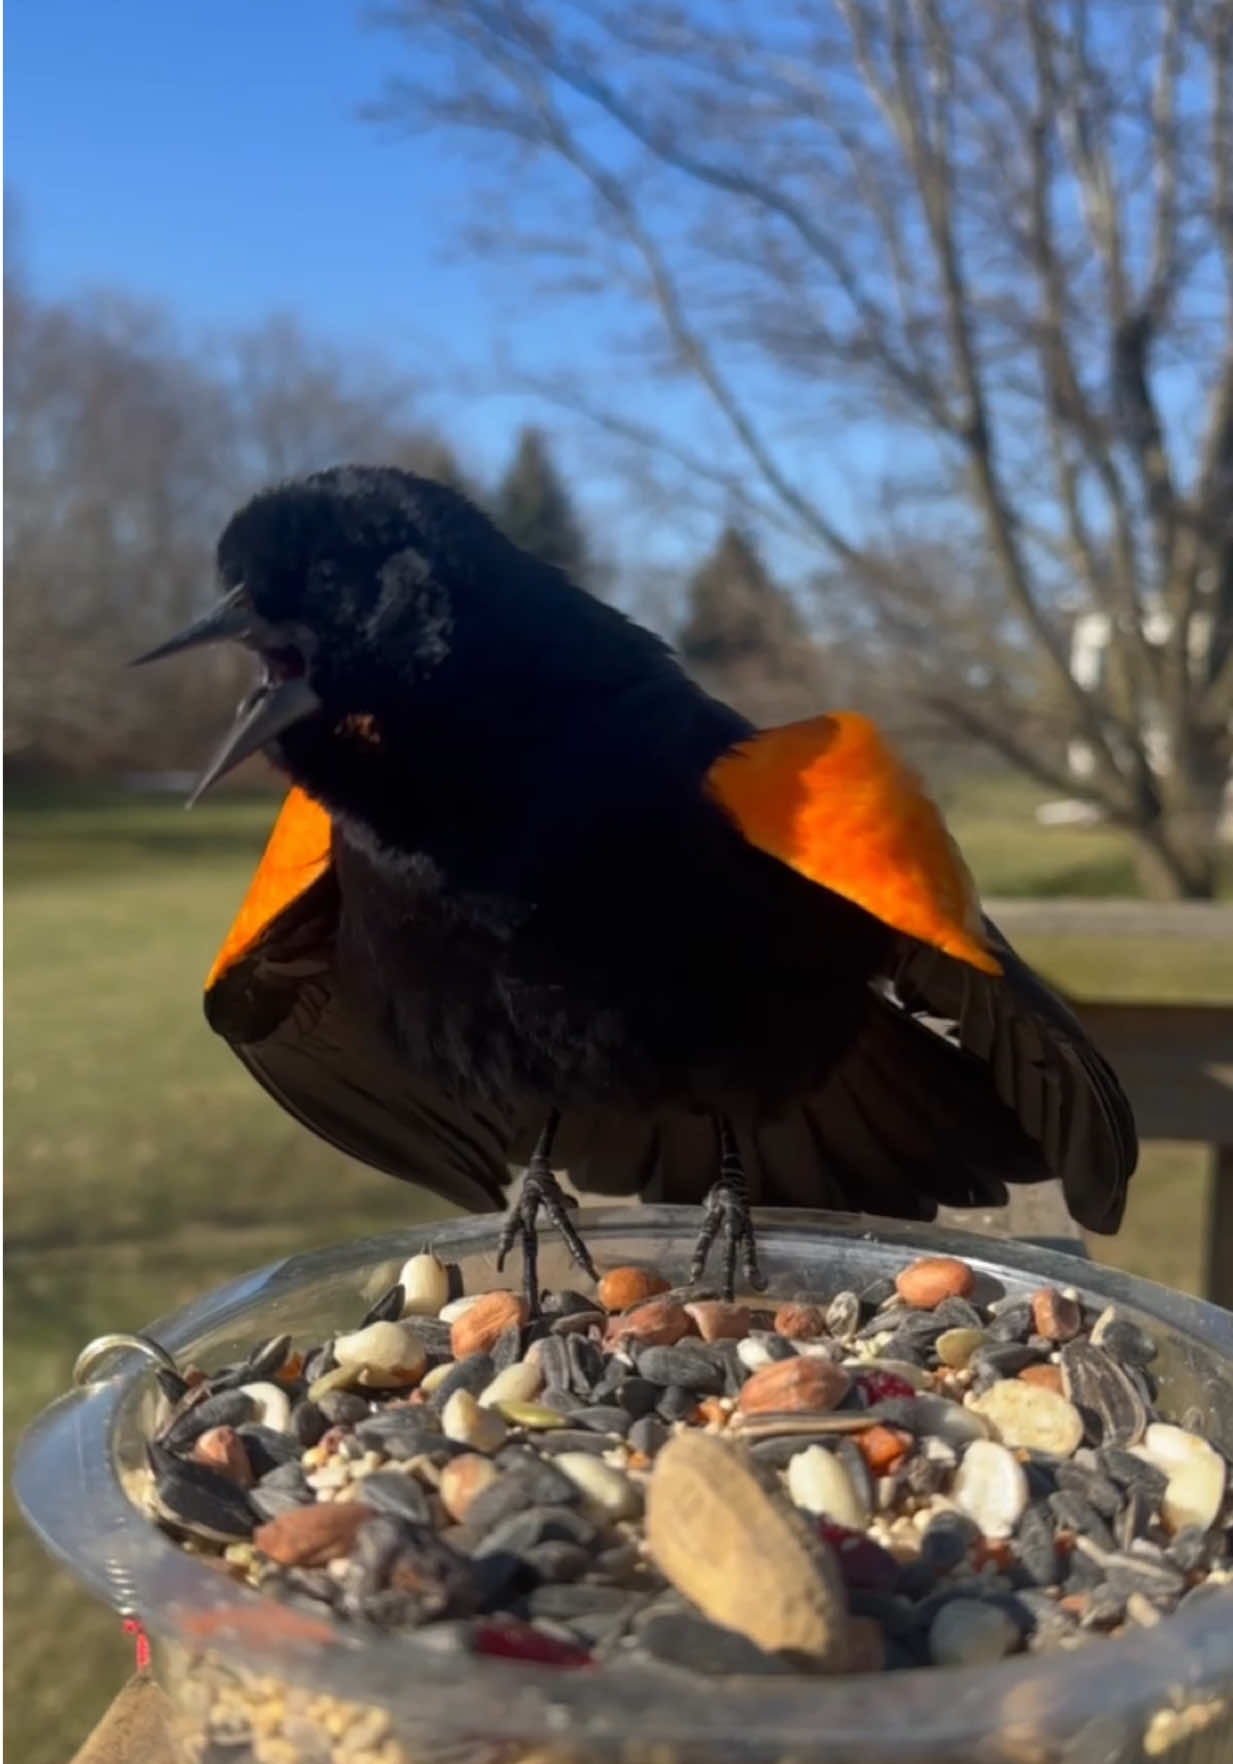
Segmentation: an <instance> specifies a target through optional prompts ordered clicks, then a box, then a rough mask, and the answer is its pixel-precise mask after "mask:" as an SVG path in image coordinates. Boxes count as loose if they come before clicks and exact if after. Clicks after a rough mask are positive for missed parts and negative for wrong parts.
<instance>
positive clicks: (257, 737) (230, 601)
mask: <svg viewBox="0 0 1233 1764" xmlns="http://www.w3.org/2000/svg"><path fill="white" fill-rule="evenodd" d="M263 635H264V636H270V637H272V635H273V634H272V632H271V631H270V628H269V627H268V626H267V625H266V624H265V621H264V620H263V619H262V618H261V616H260V615H259V614H258V612H257V610H256V608H255V607H254V606H253V604H252V601H251V599H250V597H249V596H248V594H247V593H246V592H245V589H244V585H243V583H241V584H240V586H239V587H238V588H233V589H232V590H231V592H230V593H229V594H227V595H226V596H225V597H224V598H223V599H222V600H220V601H219V603H218V605H217V606H216V607H213V608H212V609H211V610H210V611H209V612H208V613H206V614H205V615H204V616H203V617H202V618H200V619H196V620H195V621H194V622H193V623H192V624H191V625H189V626H187V627H186V628H185V629H184V630H183V631H181V632H180V633H179V634H178V635H177V636H175V637H169V638H168V639H167V641H166V642H165V643H160V644H158V645H157V646H156V647H155V648H154V649H151V650H147V652H146V653H145V655H139V656H138V657H137V658H136V660H135V661H134V663H133V666H134V667H142V666H144V664H145V663H146V662H153V661H162V660H163V658H164V657H165V656H169V655H178V654H179V653H180V652H181V651H182V650H185V649H197V648H199V647H200V646H201V645H202V644H206V643H227V642H238V643H245V644H247V645H249V647H251V648H256V649H259V648H260V644H261V638H262V637H263ZM320 708H321V700H320V698H319V697H318V695H317V693H316V692H314V691H313V688H312V687H311V686H310V685H309V683H308V681H307V680H306V679H305V678H304V677H303V675H297V676H296V677H294V678H292V679H289V680H280V679H275V678H274V677H273V676H272V675H271V674H270V673H269V671H268V670H267V671H266V673H265V676H264V677H263V678H262V680H261V681H260V682H259V683H258V685H257V686H256V687H255V688H254V689H253V691H252V692H250V693H249V694H248V696H247V697H246V698H245V699H243V700H242V702H241V704H240V707H239V709H238V710H237V712H236V719H235V722H234V723H233V724H232V726H231V728H230V730H229V731H228V733H227V735H226V737H225V739H224V741H223V743H222V745H221V747H220V748H219V749H218V752H217V753H216V754H215V755H214V758H213V759H212V760H211V761H210V763H209V765H208V766H207V767H206V769H205V771H204V772H203V773H202V774H201V777H200V778H199V779H198V780H197V783H196V786H195V787H194V790H193V793H192V795H191V796H190V797H189V799H188V803H187V807H189V808H192V806H193V804H194V803H195V802H199V801H200V800H201V798H202V797H203V796H204V795H205V793H206V791H207V790H209V789H210V788H211V786H212V785H214V784H217V783H218V780H219V779H220V778H222V777H225V776H226V774H227V773H228V772H230V771H233V770H234V769H235V767H236V766H238V765H239V764H240V761H241V760H246V759H247V758H248V757H249V755H250V754H253V753H256V752H257V750H258V749H259V748H261V747H264V746H265V745H266V743H267V742H270V741H273V740H274V739H275V738H276V737H277V736H279V735H281V734H282V733H283V731H284V729H289V728H290V727H291V725H292V724H293V723H298V722H300V721H301V720H302V719H303V718H304V717H309V716H311V715H312V714H313V712H314V711H317V710H320Z"/></svg>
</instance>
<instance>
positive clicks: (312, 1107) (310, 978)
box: [205, 867, 510, 1211]
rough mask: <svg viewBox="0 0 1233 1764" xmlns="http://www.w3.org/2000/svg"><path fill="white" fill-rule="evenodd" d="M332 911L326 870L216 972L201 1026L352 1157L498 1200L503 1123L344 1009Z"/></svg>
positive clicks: (461, 1196) (504, 1174) (491, 1204)
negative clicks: (457, 1097) (452, 1092)
mask: <svg viewBox="0 0 1233 1764" xmlns="http://www.w3.org/2000/svg"><path fill="white" fill-rule="evenodd" d="M338 908H339V897H338V886H337V882H336V880H335V877H334V873H333V869H332V867H331V868H327V869H326V870H325V871H324V872H323V873H322V874H320V875H319V876H317V877H316V879H315V880H314V881H312V882H311V883H310V884H309V886H308V887H307V888H305V889H303V890H302V891H301V892H300V893H298V894H296V895H294V896H293V897H292V898H291V899H290V900H289V901H287V902H286V904H284V905H283V906H282V907H281V908H280V909H279V910H278V911H277V912H276V913H275V914H274V915H273V917H271V918H270V919H269V920H268V922H267V923H266V924H265V925H264V926H263V927H262V929H261V930H260V931H259V932H258V933H257V935H256V936H255V937H254V938H253V939H252V941H251V942H249V943H248V944H247V946H246V947H245V948H244V949H243V950H242V951H241V952H240V953H239V954H237V955H235V956H234V957H232V958H231V959H230V960H229V961H228V962H227V963H226V964H225V965H224V966H223V967H222V968H221V970H216V971H215V973H214V974H213V975H212V976H211V979H210V982H209V984H208V985H207V988H206V995H205V1012H206V1019H207V1021H208V1022H209V1024H210V1026H211V1028H212V1029H214V1030H216V1031H217V1033H218V1034H220V1035H221V1036H223V1038H224V1039H225V1040H226V1041H227V1042H228V1043H229V1045H230V1046H231V1047H232V1048H233V1049H234V1051H235V1052H236V1054H237V1055H238V1056H239V1058H240V1059H241V1060H242V1061H243V1062H244V1064H245V1065H246V1066H247V1067H248V1069H249V1071H250V1072H251V1073H252V1074H253V1076H254V1077H255V1078H256V1079H257V1080H258V1082H259V1083H260V1084H262V1085H263V1086H264V1088H265V1089H266V1090H267V1091H269V1093H270V1095H271V1096H272V1097H274V1098H275V1100H276V1101H278V1102H280V1103H281V1104H282V1106H283V1108H285V1109H286V1110H287V1112H288V1114H290V1115H293V1116H294V1117H295V1119H296V1120H297V1121H299V1122H301V1123H302V1124H303V1125H304V1126H305V1127H309V1128H311V1129H312V1131H313V1132H314V1133H317V1134H319V1135H320V1136H321V1138H322V1139H325V1140H327V1141H328V1142H329V1143H330V1144H331V1145H333V1146H336V1147H337V1148H338V1150H339V1151H341V1152H345V1153H346V1154H347V1156H348V1157H352V1158H358V1159H360V1160H361V1162H363V1163H365V1164H371V1165H373V1166H374V1168H376V1169H378V1170H384V1171H386V1172H387V1173H388V1174H389V1175H391V1176H398V1177H401V1178H403V1179H404V1180H405V1181H408V1182H414V1183H416V1184H417V1185H419V1186H421V1187H423V1188H428V1189H431V1190H432V1191H433V1192H434V1193H436V1194H439V1195H440V1196H442V1198H443V1199H445V1200H448V1201H451V1202H453V1203H454V1205H456V1206H459V1207H465V1208H468V1209H470V1210H472V1211H489V1210H492V1209H493V1208H497V1207H500V1206H502V1205H503V1204H504V1195H503V1187H504V1184H505V1182H506V1181H507V1180H508V1176H509V1170H508V1165H507V1161H506V1160H507V1151H508V1148H509V1140H510V1124H509V1123H508V1122H506V1121H504V1120H503V1119H501V1118H500V1117H499V1115H498V1114H497V1112H496V1111H495V1110H493V1109H485V1108H479V1109H477V1108H472V1107H470V1106H468V1107H466V1108H463V1107H460V1106H459V1105H458V1104H457V1103H455V1102H454V1101H453V1100H452V1099H451V1098H450V1097H448V1096H446V1095H445V1093H444V1092H443V1091H442V1090H441V1089H440V1088H439V1086H437V1085H436V1084H434V1083H433V1082H432V1081H431V1080H430V1079H426V1078H424V1077H422V1076H421V1075H419V1074H417V1073H414V1072H410V1071H408V1070H407V1069H406V1067H405V1066H404V1064H403V1063H402V1062H400V1061H399V1059H398V1057H397V1055H396V1054H395V1053H394V1051H393V1050H392V1049H391V1048H390V1047H389V1046H388V1045H387V1044H386V1043H385V1042H384V1041H383V1040H382V1038H381V1037H380V1035H379V1034H378V1033H377V1032H376V1029H375V1027H374V1026H373V1025H372V1024H371V1023H370V1022H369V1021H368V1020H367V1018H366V1016H365V1014H364V1013H362V1012H360V1011H355V1010H352V1009H350V1008H349V1007H348V1004H347V1001H346V998H345V996H344V989H343V988H342V987H341V986H340V984H339V979H338V974H337V970H336V966H335V959H334V957H335V947H336V937H337V928H338Z"/></svg>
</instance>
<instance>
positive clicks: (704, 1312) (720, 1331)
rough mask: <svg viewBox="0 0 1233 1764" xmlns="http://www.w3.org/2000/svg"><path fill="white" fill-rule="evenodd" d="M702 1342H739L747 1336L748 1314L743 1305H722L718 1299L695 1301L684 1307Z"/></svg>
mask: <svg viewBox="0 0 1233 1764" xmlns="http://www.w3.org/2000/svg"><path fill="white" fill-rule="evenodd" d="M685 1309H686V1311H688V1313H689V1315H690V1316H691V1317H692V1318H693V1320H694V1322H695V1324H696V1325H697V1328H698V1334H699V1335H700V1336H701V1337H702V1339H703V1341H740V1340H741V1338H742V1337H743V1336H746V1335H748V1334H749V1312H748V1310H747V1309H746V1307H745V1306H744V1305H724V1304H720V1302H719V1300H718V1299H697V1300H696V1301H695V1302H694V1303H693V1304H692V1305H686V1306H685Z"/></svg>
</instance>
